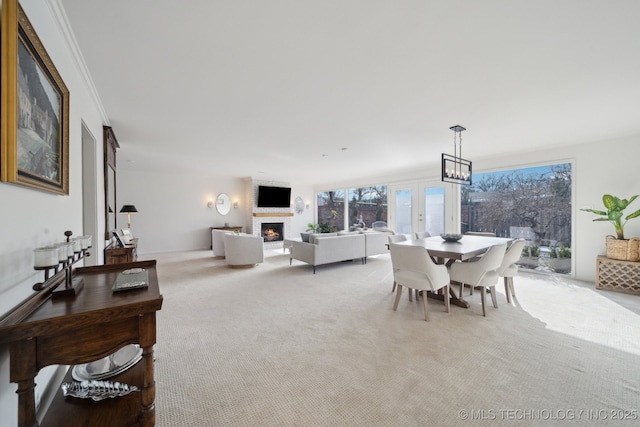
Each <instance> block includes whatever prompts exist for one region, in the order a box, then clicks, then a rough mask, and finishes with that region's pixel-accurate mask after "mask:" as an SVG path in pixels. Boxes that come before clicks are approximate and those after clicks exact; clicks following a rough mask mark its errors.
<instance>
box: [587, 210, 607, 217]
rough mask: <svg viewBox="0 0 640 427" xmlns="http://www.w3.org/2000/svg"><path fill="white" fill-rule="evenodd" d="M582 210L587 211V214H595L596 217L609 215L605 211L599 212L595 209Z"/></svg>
mask: <svg viewBox="0 0 640 427" xmlns="http://www.w3.org/2000/svg"><path fill="white" fill-rule="evenodd" d="M580 210H581V211H585V212H591V213H594V214H596V215H602V216H606V215H607V213H606V212H605V211H598V210H595V209H580Z"/></svg>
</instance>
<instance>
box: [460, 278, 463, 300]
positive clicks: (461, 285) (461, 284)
mask: <svg viewBox="0 0 640 427" xmlns="http://www.w3.org/2000/svg"><path fill="white" fill-rule="evenodd" d="M462 291H464V283H462V282H460V299H462Z"/></svg>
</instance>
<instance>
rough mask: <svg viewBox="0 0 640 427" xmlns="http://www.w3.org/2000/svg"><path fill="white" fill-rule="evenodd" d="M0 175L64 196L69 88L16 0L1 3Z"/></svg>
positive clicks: (66, 176) (67, 189)
mask: <svg viewBox="0 0 640 427" xmlns="http://www.w3.org/2000/svg"><path fill="white" fill-rule="evenodd" d="M1 37H2V41H1V43H2V58H1V65H0V66H1V75H2V82H1V88H0V90H1V92H0V98H1V100H2V110H1V111H0V136H1V140H0V148H1V149H0V179H1V180H2V181H5V182H11V183H15V184H20V185H25V186H28V187H31V188H35V189H38V190H43V191H47V192H50V193H56V194H65V195H67V194H69V90H68V89H67V87H66V86H65V84H64V81H63V80H62V78H61V77H60V74H59V73H58V71H57V70H56V67H55V66H54V64H53V62H52V61H51V58H49V55H48V54H47V51H46V50H45V48H44V45H43V44H42V42H41V41H40V39H39V38H38V35H37V34H36V32H35V30H34V29H33V27H32V25H31V23H30V22H29V19H27V16H26V15H25V13H24V11H23V10H22V8H21V7H20V5H19V4H18V1H17V0H3V1H2V35H1Z"/></svg>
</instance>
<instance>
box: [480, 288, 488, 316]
mask: <svg viewBox="0 0 640 427" xmlns="http://www.w3.org/2000/svg"><path fill="white" fill-rule="evenodd" d="M480 293H481V294H482V315H483V316H485V317H486V316H487V312H486V311H485V308H484V305H485V304H484V297H485V294H486V293H487V289H486V286H481V287H480Z"/></svg>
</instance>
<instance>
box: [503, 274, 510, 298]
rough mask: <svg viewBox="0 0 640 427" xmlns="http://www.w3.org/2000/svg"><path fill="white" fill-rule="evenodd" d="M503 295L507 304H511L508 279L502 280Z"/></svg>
mask: <svg viewBox="0 0 640 427" xmlns="http://www.w3.org/2000/svg"><path fill="white" fill-rule="evenodd" d="M504 293H505V294H506V295H507V303H508V304H511V290H510V289H509V278H508V277H505V278H504Z"/></svg>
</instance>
